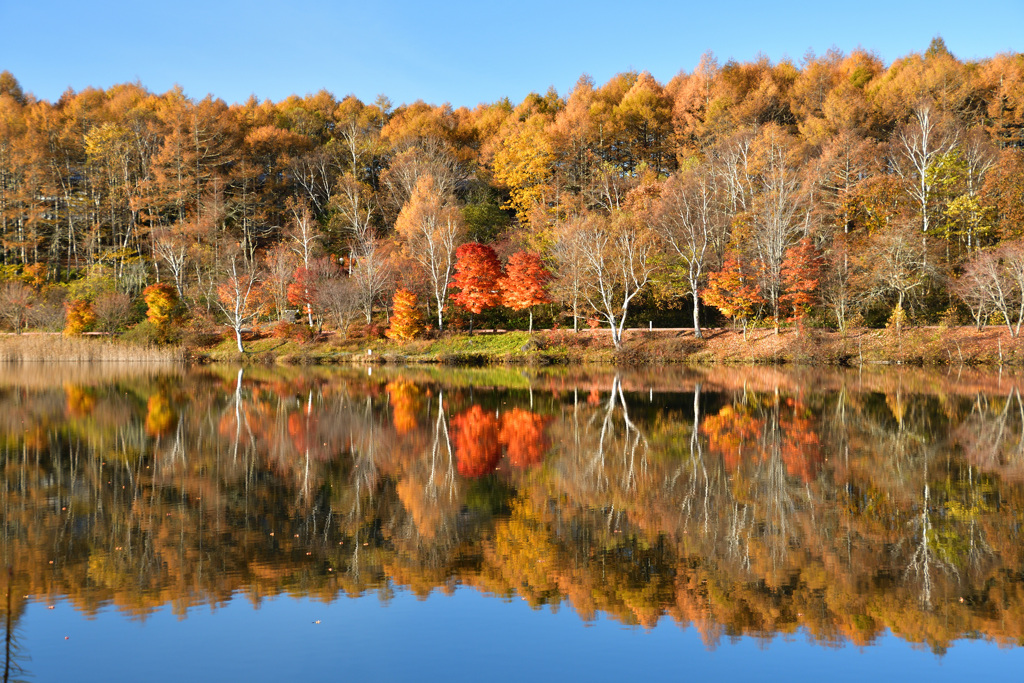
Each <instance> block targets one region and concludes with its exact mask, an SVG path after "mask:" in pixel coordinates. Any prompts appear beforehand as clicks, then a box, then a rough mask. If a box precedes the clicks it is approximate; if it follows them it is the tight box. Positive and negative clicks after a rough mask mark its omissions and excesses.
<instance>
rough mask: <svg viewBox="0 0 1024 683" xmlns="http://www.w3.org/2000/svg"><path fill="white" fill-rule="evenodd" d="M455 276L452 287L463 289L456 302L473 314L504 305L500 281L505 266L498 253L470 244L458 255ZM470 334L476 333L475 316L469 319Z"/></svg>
mask: <svg viewBox="0 0 1024 683" xmlns="http://www.w3.org/2000/svg"><path fill="white" fill-rule="evenodd" d="M455 259H456V260H455V274H454V275H453V276H452V286H453V287H457V288H458V289H459V291H458V292H456V293H455V294H452V301H454V302H455V304H456V305H458V306H461V307H462V308H464V309H466V310H467V311H469V312H470V313H475V314H479V313H481V312H482V311H483V310H485V309H487V308H492V307H494V306H497V305H498V304H499V303H501V293H500V292H499V291H498V280H499V279H500V278H501V263H500V262H499V261H498V255H497V254H495V253H494V249H492V248H490V247H489V246H487V245H485V244H480V243H479V242H468V243H467V244H463V245H462V246H461V247H459V248H458V249H457V250H456V252H455ZM469 332H470V334H472V333H473V316H472V315H471V316H470V318H469Z"/></svg>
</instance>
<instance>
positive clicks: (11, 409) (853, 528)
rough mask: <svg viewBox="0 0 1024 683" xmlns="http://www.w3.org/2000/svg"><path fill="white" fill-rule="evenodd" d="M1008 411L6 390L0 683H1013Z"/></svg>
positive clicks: (874, 378) (881, 398) (454, 378)
mask: <svg viewBox="0 0 1024 683" xmlns="http://www.w3.org/2000/svg"><path fill="white" fill-rule="evenodd" d="M1021 389H1024V378H1022V377H1019V376H1015V375H1011V374H1005V373H1004V374H985V373H975V372H969V371H964V372H956V371H954V372H952V373H946V372H942V373H936V372H927V371H921V370H904V371H897V370H894V369H891V368H890V369H885V370H880V371H872V372H868V371H864V372H857V371H837V370H799V369H795V370H779V369H770V368H744V369H734V368H726V369H712V370H707V371H700V370H681V369H671V368H670V369H645V370H642V371H625V370H619V371H616V370H614V369H611V368H608V369H588V370H585V371H580V370H556V371H550V372H541V371H533V370H530V371H520V370H503V369H487V370H445V369H433V368H431V369H410V370H401V369H393V368H386V367H385V368H374V369H373V370H372V372H369V371H368V370H367V369H341V370H339V369H321V368H316V369H295V370H272V369H258V368H253V369H246V370H245V371H244V372H242V371H240V370H239V369H238V368H231V367H212V368H202V369H198V370H189V371H186V370H174V369H159V368H125V367H116V366H107V367H92V368H89V367H77V366H75V367H65V366H8V367H5V368H0V439H2V454H0V457H2V467H3V469H2V474H0V496H2V500H0V504H2V516H3V529H2V533H3V536H2V539H0V548H2V551H0V552H2V559H3V564H4V567H6V568H9V569H8V570H7V571H5V572H4V586H5V591H4V598H5V600H4V605H3V625H4V631H5V634H10V636H11V638H10V639H9V641H5V642H6V646H5V664H6V665H7V666H8V667H9V668H8V669H7V670H6V674H5V680H12V681H13V680H34V681H72V680H73V681H111V680H125V681H163V680H167V681H170V680H187V679H195V680H254V681H255V680H268V681H273V680H295V679H297V678H298V677H300V676H303V677H305V676H310V677H313V676H315V677H317V678H323V677H329V679H330V680H334V679H338V678H350V677H354V676H362V677H372V680H420V679H425V678H440V677H444V678H447V679H453V680H480V679H481V678H487V679H490V680H521V679H523V678H524V677H530V678H539V679H554V678H556V677H568V676H571V677H573V678H586V679H590V680H622V679H623V678H629V679H635V678H637V677H638V676H641V675H643V676H649V677H654V676H657V677H659V678H669V679H680V680H681V679H690V678H693V677H694V676H695V675H709V676H716V677H722V676H724V677H726V678H735V679H740V678H751V677H753V676H758V677H761V678H766V677H767V678H768V679H773V678H786V679H790V680H818V679H819V678H821V677H827V678H828V679H830V680H863V678H864V676H875V677H877V678H878V679H880V680H881V679H888V678H893V677H896V676H900V677H906V678H914V679H919V678H922V677H924V676H927V677H928V678H930V679H932V680H936V679H943V680H944V679H963V678H965V677H971V678H977V677H978V676H979V675H983V674H995V675H1000V676H1002V677H1003V678H1008V679H1009V680H1019V678H1018V677H1019V676H1020V672H1021V671H1022V670H1024V647H1021V646H1022V645H1024V543H1022V541H1024V539H1022V526H1021V525H1022V521H1024V399H1022V397H1021Z"/></svg>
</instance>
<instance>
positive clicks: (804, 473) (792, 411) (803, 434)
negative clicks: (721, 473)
mask: <svg viewBox="0 0 1024 683" xmlns="http://www.w3.org/2000/svg"><path fill="white" fill-rule="evenodd" d="M783 410H784V413H783V414H782V415H781V416H780V417H779V422H778V426H779V429H778V432H777V433H778V435H779V436H778V438H779V439H781V443H780V444H779V446H780V451H781V456H782V462H783V464H784V465H785V467H786V473H787V474H789V476H791V477H799V478H800V479H802V480H803V481H811V480H812V479H814V478H815V477H816V476H817V475H818V471H819V470H820V469H821V464H822V461H823V458H822V452H821V442H820V440H819V438H818V435H817V433H815V431H814V426H813V424H812V423H811V420H810V419H808V418H806V417H804V416H803V415H802V413H803V412H804V408H803V406H802V404H800V403H797V402H795V401H793V400H788V401H786V404H785V408H784V409H783ZM764 426H765V420H764V419H763V418H758V417H754V416H752V415H750V414H749V413H747V412H746V411H744V410H737V409H736V408H735V407H733V406H726V407H725V408H723V409H722V410H721V411H719V413H718V414H717V415H713V416H711V417H709V418H707V419H706V420H704V424H702V425H701V428H700V429H701V432H703V433H704V434H705V435H706V436H707V437H708V446H709V447H710V448H711V450H712V451H714V452H716V453H719V454H720V455H721V456H722V461H723V463H724V464H725V469H726V471H728V472H735V471H736V468H737V467H739V466H740V464H741V463H742V462H743V461H744V460H748V461H752V462H763V461H765V460H766V459H767V458H768V452H767V448H768V444H766V443H764V442H763V441H762V440H761V439H762V436H764V435H763V434H762V430H763V429H764Z"/></svg>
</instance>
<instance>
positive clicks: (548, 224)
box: [0, 38, 1024, 348]
mask: <svg viewBox="0 0 1024 683" xmlns="http://www.w3.org/2000/svg"><path fill="white" fill-rule="evenodd" d="M1022 227H1024V56H1022V55H1020V54H1001V55H996V56H994V57H991V58H989V59H983V60H980V61H962V60H960V59H958V58H957V57H955V56H954V55H952V54H950V52H949V51H948V50H947V49H946V47H945V45H944V43H943V42H942V40H941V39H938V38H937V39H935V40H934V41H932V43H931V45H929V46H928V48H927V50H926V51H925V52H923V53H920V54H917V53H915V54H910V55H908V56H906V57H903V58H900V59H897V60H895V61H894V62H893V63H891V64H885V63H883V62H882V61H881V60H880V59H879V58H878V57H877V56H875V55H873V54H872V53H870V52H866V51H855V52H852V53H850V54H842V53H839V52H836V51H830V52H828V53H826V54H824V55H814V54H809V55H807V56H806V57H805V58H804V59H803V60H801V61H800V62H799V63H795V62H791V61H781V62H778V63H774V64H773V63H771V62H770V61H768V60H767V59H761V60H758V61H754V62H748V63H737V62H734V61H728V62H725V63H720V62H719V61H718V60H717V59H716V58H715V57H714V56H712V55H710V54H708V55H705V57H704V58H703V59H702V61H701V62H700V64H699V65H697V66H696V67H695V68H693V70H692V71H689V72H686V71H684V72H680V73H679V75H678V76H676V77H675V78H672V79H671V80H669V81H668V82H667V83H659V82H657V81H656V80H655V79H654V78H652V77H651V76H650V74H648V73H646V72H628V73H622V74H619V75H617V76H615V77H614V78H612V79H611V80H609V81H608V82H607V83H604V84H598V83H595V82H594V81H593V80H592V79H590V78H589V77H587V76H583V77H581V78H580V80H579V82H578V83H577V84H576V86H575V87H574V88H572V89H571V91H570V92H568V93H565V94H559V93H557V92H556V91H555V90H554V89H550V90H548V91H547V92H546V93H545V94H543V95H540V94H531V95H529V96H528V97H526V98H525V99H524V100H523V101H521V102H518V103H517V102H511V101H508V100H507V99H506V100H502V101H498V102H493V103H490V104H481V105H479V106H477V107H475V108H472V109H470V108H458V109H454V108H452V107H451V106H448V105H432V104H427V103H425V102H422V101H419V102H414V103H411V104H403V105H400V106H395V105H393V104H392V103H391V102H390V101H389V100H388V99H387V97H385V96H380V97H378V98H377V99H376V100H375V101H374V102H372V103H365V102H362V101H360V100H358V99H356V98H355V97H353V96H349V97H345V98H343V99H340V100H339V99H337V98H336V97H335V96H334V95H332V94H331V93H328V92H326V91H321V92H318V93H315V94H311V95H307V96H305V97H299V96H293V97H289V98H287V99H285V100H283V101H280V102H270V101H259V100H257V99H256V98H251V99H250V100H249V101H247V102H245V103H244V104H234V105H228V104H226V103H224V102H223V101H221V100H219V99H216V98H215V97H214V96H207V97H205V98H203V99H200V100H195V99H191V98H189V97H187V96H185V94H184V93H183V92H182V91H180V90H171V91H169V92H166V93H163V94H157V93H152V92H149V91H148V90H146V89H145V87H144V86H143V85H141V84H123V85H117V86H114V87H111V88H109V89H108V90H98V89H86V90H83V91H80V92H73V91H68V92H67V93H66V94H65V95H64V96H62V97H61V98H60V99H59V100H58V101H56V102H48V101H43V100H38V99H36V98H35V97H33V96H32V95H31V94H30V93H28V92H26V90H25V89H24V88H23V87H22V85H21V84H19V83H18V81H17V80H16V79H15V77H14V76H13V75H12V74H10V73H8V72H4V73H3V74H2V75H0V254H2V270H0V278H2V283H0V317H2V318H3V321H4V324H5V325H6V327H7V328H8V329H10V330H14V331H20V330H22V329H24V328H26V327H30V328H31V327H34V328H37V329H43V330H61V329H64V330H66V331H68V332H69V333H78V332H82V331H88V330H96V331H103V332H112V333H119V332H124V331H126V330H131V329H136V335H137V336H139V337H142V338H145V339H152V338H155V337H159V336H160V333H161V330H160V329H159V328H160V326H161V324H162V321H165V320H170V319H172V318H173V319H174V320H175V321H177V322H179V323H180V325H181V326H184V327H186V328H188V329H194V330H210V329H224V327H223V326H224V325H225V324H226V325H227V326H229V327H230V328H232V329H234V331H235V333H236V335H237V336H238V343H239V348H241V331H242V329H243V328H250V327H252V326H254V325H257V326H258V325H271V326H273V325H277V326H282V327H289V326H290V327H292V328H294V327H306V328H313V329H315V330H317V331H320V330H323V329H330V330H337V331H338V332H340V333H341V334H342V335H345V334H348V333H350V332H351V331H353V330H358V331H359V332H360V333H361V334H366V333H370V334H374V335H382V334H383V333H384V331H385V328H386V329H387V330H388V333H389V336H393V337H394V338H397V339H403V338H409V337H412V336H416V335H419V334H422V333H424V332H426V333H429V332H430V331H431V330H433V331H434V332H437V331H440V330H444V329H448V328H453V329H467V328H469V329H471V328H472V326H473V325H480V324H484V323H486V324H489V325H491V326H501V327H506V328H520V329H526V328H528V327H529V328H532V327H533V324H534V321H535V318H536V319H537V321H538V324H540V325H543V326H546V327H551V326H559V327H564V328H573V329H576V328H577V327H578V326H580V325H585V324H589V325H590V326H595V327H596V326H602V327H605V328H608V329H610V330H611V337H612V341H613V342H614V343H615V344H616V346H617V345H618V344H619V342H620V341H621V337H622V333H623V330H624V329H626V328H627V327H629V326H630V325H631V324H633V323H634V321H640V320H642V321H644V324H645V325H646V321H647V320H652V321H654V324H656V325H662V326H669V327H688V328H689V327H693V328H694V332H695V334H696V335H697V336H700V334H701V326H702V325H709V324H710V325H721V324H722V323H723V322H726V321H733V322H735V323H736V324H737V326H742V327H743V328H744V329H746V327H747V325H748V324H761V325H766V326H769V327H774V328H775V329H778V328H779V327H780V326H784V325H791V324H796V325H798V326H802V325H804V324H807V325H812V326H817V327H828V328H832V329H837V330H840V331H843V330H846V329H847V328H848V327H850V326H868V327H883V326H886V325H889V326H895V327H896V328H897V329H898V328H899V327H900V326H901V325H903V324H905V323H909V324H913V323H922V324H924V323H931V324H935V323H946V324H955V325H965V324H976V325H978V326H981V325H985V324H992V325H1001V326H1004V328H1009V334H1010V335H1012V336H1016V335H1017V333H1018V332H1019V329H1020V327H1021V323H1022V320H1024V307H1022V306H1021V303H1022V301H1024V241H1021V240H1022ZM147 309H148V312H149V313H150V314H151V315H150V317H149V319H148V320H146V319H144V314H145V313H146V312H147ZM154 311H155V313H154ZM161 311H163V312H161ZM161 316H163V317H161ZM637 324H638V323H637ZM154 327H155V328H158V329H156V330H154V329H152V328H154ZM139 330H141V331H139ZM163 332H164V333H166V330H163Z"/></svg>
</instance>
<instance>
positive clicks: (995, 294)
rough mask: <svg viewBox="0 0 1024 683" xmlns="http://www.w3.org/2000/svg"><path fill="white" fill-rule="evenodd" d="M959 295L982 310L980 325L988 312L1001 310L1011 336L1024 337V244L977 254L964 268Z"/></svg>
mask: <svg viewBox="0 0 1024 683" xmlns="http://www.w3.org/2000/svg"><path fill="white" fill-rule="evenodd" d="M955 291H956V292H957V294H958V295H959V296H960V297H961V298H962V299H963V300H964V302H965V303H967V304H968V305H969V306H971V310H972V311H974V310H975V309H977V310H978V313H976V314H975V320H976V322H979V324H980V316H981V315H982V312H983V311H984V310H994V311H997V312H998V313H999V314H1000V315H1001V316H1002V317H1003V321H1004V322H1005V323H1006V327H1007V329H1008V330H1009V331H1010V336H1011V337H1017V336H1018V335H1020V328H1021V325H1022V323H1024V243H1022V241H1021V240H1014V241H1013V242H1004V243H1003V244H1002V245H1001V246H1000V247H999V248H998V249H996V250H995V251H983V252H979V253H977V254H975V255H974V256H973V257H972V258H971V260H970V261H968V262H967V265H966V267H965V268H964V274H963V277H962V278H961V280H960V282H959V283H958V286H957V287H956V288H955Z"/></svg>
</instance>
